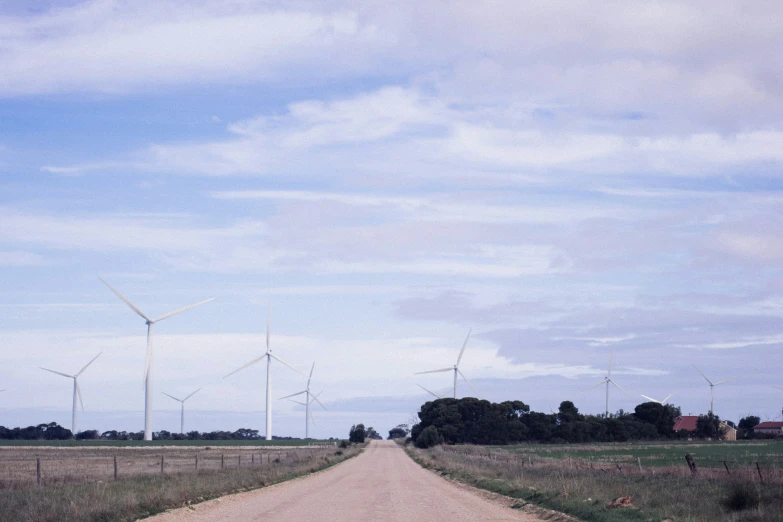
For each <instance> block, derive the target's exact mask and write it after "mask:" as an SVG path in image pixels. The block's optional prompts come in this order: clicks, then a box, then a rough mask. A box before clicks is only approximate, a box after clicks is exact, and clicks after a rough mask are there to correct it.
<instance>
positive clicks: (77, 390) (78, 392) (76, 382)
mask: <svg viewBox="0 0 783 522" xmlns="http://www.w3.org/2000/svg"><path fill="white" fill-rule="evenodd" d="M101 353H103V352H101ZM101 353H99V354H98V355H96V356H95V357H93V358H92V359H91V360H90V362H88V363H87V364H85V365H84V367H83V368H82V369H81V370H79V371H78V373H77V374H76V375H68V374H67V373H63V372H58V371H55V370H50V369H49V368H44V367H43V366H39V368H41V369H42V370H46V371H47V372H52V373H56V374H57V375H62V376H63V377H68V378H69V379H73V410H72V412H71V433H73V435H74V437H75V436H76V397H77V396H78V397H79V403H80V404H81V405H82V411H84V401H83V400H82V390H81V388H80V387H79V376H80V375H81V374H82V372H84V370H86V369H87V367H88V366H89V365H91V364H92V363H93V361H95V359H97V358H98V357H100V356H101ZM0 391H5V390H0Z"/></svg>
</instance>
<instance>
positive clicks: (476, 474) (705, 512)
mask: <svg viewBox="0 0 783 522" xmlns="http://www.w3.org/2000/svg"><path fill="white" fill-rule="evenodd" d="M733 444H736V443H714V444H713V443H709V444H701V443H691V444H686V443H678V444H673V445H670V444H660V443H659V444H633V445H613V444H585V445H581V446H579V445H568V446H566V445H563V446H543V445H542V446H532V445H531V446H515V447H497V446H491V447H490V446H437V447H435V448H430V449H428V450H418V449H415V448H410V447H409V448H408V452H409V454H410V455H411V456H412V457H413V458H414V459H415V460H416V461H417V462H419V463H420V464H422V465H423V466H425V467H427V468H430V469H432V470H435V471H437V472H439V473H440V474H442V475H444V476H446V477H448V478H451V479H454V480H458V481H460V482H464V483H466V484H469V485H472V486H475V487H478V488H482V489H486V490H489V491H493V492H495V493H500V494H503V495H507V496H510V497H514V498H517V499H519V501H520V503H521V504H524V503H533V504H536V505H540V506H542V507H546V508H549V509H554V510H556V511H560V512H563V513H566V514H569V515H572V516H575V517H577V518H579V519H581V520H586V521H596V522H633V521H639V522H642V521H645V522H647V521H662V520H670V521H676V522H685V521H687V522H714V521H726V522H739V521H770V522H783V467H782V466H781V465H780V464H778V465H777V466H772V465H771V462H773V461H771V460H768V461H767V466H766V467H762V468H761V474H760V473H759V470H758V469H757V468H756V467H755V465H754V466H752V467H751V466H745V467H742V466H741V465H740V464H736V465H735V466H734V467H732V468H731V474H729V473H728V472H726V470H725V469H720V468H709V467H705V468H702V469H701V471H700V472H699V474H698V475H697V476H692V475H691V473H690V471H689V470H688V468H687V467H686V466H685V464H684V460H683V459H682V455H684V454H685V453H686V452H690V453H692V454H698V455H701V460H702V461H707V460H708V459H713V460H718V459H726V460H728V459H732V458H733V459H734V460H735V462H738V461H741V460H743V459H746V460H747V459H760V458H761V456H765V457H767V458H770V457H774V456H777V455H779V453H778V452H779V449H780V447H781V446H780V443H777V442H763V443H760V444H759V443H755V444H744V445H743V444H742V443H739V444H737V445H736V446H733ZM568 456H571V459H570V460H569V459H568ZM637 456H638V457H640V458H641V457H642V456H645V457H647V458H648V459H649V460H648V461H649V462H653V461H656V458H657V459H658V460H659V461H660V460H664V461H665V460H666V459H670V458H675V459H676V462H675V465H673V466H668V467H667V466H663V465H658V466H651V465H647V464H645V465H644V467H643V468H642V469H641V470H640V469H639V468H638V467H637V465H636V457H637ZM620 458H622V459H626V458H627V459H629V460H631V462H632V463H633V464H632V465H625V466H621V467H622V469H620V468H619V467H617V466H615V465H609V462H615V461H616V460H617V459H620ZM600 459H606V460H605V461H602V460H600ZM680 461H682V462H680ZM697 462H699V459H698V458H697ZM721 465H722V462H721ZM625 496H629V497H631V498H632V504H633V507H630V508H609V507H607V504H608V503H609V502H610V501H613V500H615V499H617V498H619V497H625Z"/></svg>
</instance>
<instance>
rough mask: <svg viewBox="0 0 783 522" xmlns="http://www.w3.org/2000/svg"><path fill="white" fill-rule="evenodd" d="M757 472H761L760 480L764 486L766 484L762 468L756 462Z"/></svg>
mask: <svg viewBox="0 0 783 522" xmlns="http://www.w3.org/2000/svg"><path fill="white" fill-rule="evenodd" d="M756 471H758V472H759V480H761V483H762V484H763V483H764V477H763V476H761V467H760V466H759V463H758V462H756Z"/></svg>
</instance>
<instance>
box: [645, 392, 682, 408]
mask: <svg viewBox="0 0 783 522" xmlns="http://www.w3.org/2000/svg"><path fill="white" fill-rule="evenodd" d="M672 395H674V394H673V393H670V394H669V395H667V396H666V398H665V399H664V400H662V401H659V400H658V399H653V398H652V397H648V396H647V395H642V397H644V398H645V399H647V400H648V401H650V402H657V403H658V404H660V405H661V406H665V405H666V401H668V400H669V399H670V398H671V397H672Z"/></svg>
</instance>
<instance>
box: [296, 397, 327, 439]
mask: <svg viewBox="0 0 783 522" xmlns="http://www.w3.org/2000/svg"><path fill="white" fill-rule="evenodd" d="M322 393H323V392H322V391H320V392H318V393H316V394H315V395H313V398H312V399H310V401H309V402H300V401H295V400H293V399H288V400H289V401H291V402H293V403H294V404H298V405H300V406H305V407H306V408H307V410H306V412H307V413H306V414H305V415H306V417H305V423H307V422H308V421H309V422H312V423H313V424H315V418H313V412H312V410H311V409H310V405H311V404H312V403H314V402H316V401H317V400H318V397H320V396H321V394H322ZM318 404H321V403H320V402H319V403H318ZM321 406H322V407H323V404H321ZM324 409H326V408H324ZM305 427H307V426H305ZM305 432H307V430H305ZM305 438H309V436H306V437H305Z"/></svg>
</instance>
